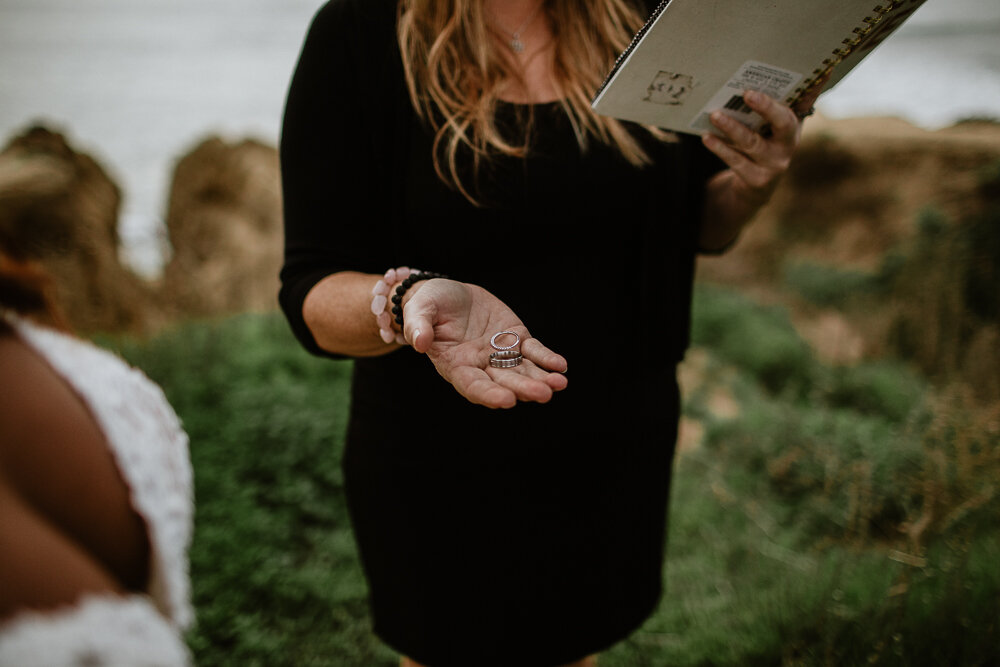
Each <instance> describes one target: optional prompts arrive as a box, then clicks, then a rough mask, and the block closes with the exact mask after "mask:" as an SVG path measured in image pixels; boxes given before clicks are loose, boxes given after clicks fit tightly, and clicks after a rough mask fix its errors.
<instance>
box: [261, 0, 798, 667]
mask: <svg viewBox="0 0 1000 667" xmlns="http://www.w3.org/2000/svg"><path fill="white" fill-rule="evenodd" d="M648 11H649V8H648V7H643V6H637V5H633V4H632V3H631V2H629V0H506V1H501V0H402V2H401V3H400V4H398V3H397V0H333V1H332V2H330V3H328V4H327V5H325V6H324V7H323V8H322V9H321V10H320V11H319V13H318V14H317V16H316V17H315V19H314V21H313V24H312V26H311V28H310V30H309V34H308V37H307V39H306V41H305V44H304V46H303V50H302V53H301V56H300V59H299V63H298V66H297V68H296V72H295V75H294V78H293V81H292V85H291V88H290V91H289V95H288V100H287V107H286V112H285V122H284V128H283V133H282V141H281V164H282V178H283V187H284V199H285V225H286V247H285V265H284V268H283V270H282V275H281V277H282V288H281V294H280V300H281V304H282V307H283V308H284V310H285V313H286V314H287V317H288V319H289V321H290V323H291V325H292V328H293V330H294V331H295V333H296V335H297V336H298V338H299V340H300V341H301V342H302V344H303V345H304V346H305V347H306V348H307V349H309V350H310V351H311V352H313V353H315V354H317V355H321V356H329V357H340V358H343V357H351V358H354V359H355V363H354V377H353V389H352V402H351V412H350V424H349V427H348V434H347V450H346V453H345V462H344V468H345V479H346V487H347V496H348V497H347V499H348V504H349V509H350V512H351V518H352V522H353V528H354V531H355V535H356V538H357V543H358V547H359V550H360V555H361V560H362V564H363V567H364V571H365V575H366V577H367V580H368V584H369V591H370V601H371V610H372V614H373V619H374V629H375V632H376V634H378V636H379V637H381V638H382V639H383V640H384V641H386V642H387V643H388V644H389V645H390V646H392V647H393V648H395V649H396V650H398V651H399V652H400V653H401V654H402V655H404V656H406V657H405V658H404V664H410V665H417V664H425V665H430V666H432V667H444V666H448V665H456V666H462V667H466V666H470V665H472V666H489V665H504V666H509V665H518V666H522V665H538V666H554V665H564V664H569V663H573V664H579V665H584V664H590V662H589V661H592V660H593V659H592V658H589V657H588V656H592V655H593V654H595V653H597V652H599V651H601V650H603V649H605V648H607V647H608V646H611V645H612V644H614V643H616V642H617V641H620V640H621V639H623V638H624V637H626V636H627V635H628V634H629V633H630V632H632V631H633V630H634V629H636V628H637V627H638V626H639V625H641V624H642V622H643V621H644V620H645V619H646V618H647V617H648V615H649V614H650V613H651V611H652V610H653V609H654V607H655V606H656V604H657V601H658V599H659V596H660V588H661V569H662V558H663V547H664V535H665V528H666V510H667V497H668V492H669V482H670V470H671V460H672V457H673V446H674V439H675V436H676V428H677V419H678V414H679V397H678V389H677V383H676V380H675V369H676V364H677V363H678V362H679V361H680V360H681V358H682V357H683V354H684V349H685V347H686V346H687V336H688V318H689V309H690V299H691V287H692V275H693V269H694V258H695V255H696V253H697V252H699V251H714V250H716V249H720V248H723V247H725V246H727V245H728V244H729V243H730V242H731V241H732V240H733V239H735V238H736V236H737V235H738V234H739V231H740V229H741V228H742V226H743V225H744V224H745V223H746V222H747V221H748V220H749V219H750V218H751V216H752V215H753V214H754V213H755V212H756V211H757V209H758V208H759V207H760V206H761V205H762V204H763V203H764V202H766V201H767V199H768V197H769V195H770V193H771V191H772V190H773V188H774V187H775V184H776V182H777V179H778V178H779V177H780V175H781V174H782V172H783V171H784V170H785V168H786V166H787V164H788V161H789V159H790V157H791V154H792V152H793V150H794V148H795V146H796V144H797V142H798V138H799V133H800V121H799V119H798V118H797V117H796V114H795V113H793V112H792V110H790V109H788V108H787V107H785V106H782V105H781V104H779V103H778V102H775V101H773V100H770V99H769V98H760V97H754V96H753V95H748V96H747V103H748V104H749V105H751V106H752V107H753V108H754V109H756V110H757V111H758V112H759V113H761V114H762V115H763V116H764V117H765V119H766V120H767V121H769V123H770V126H771V129H772V131H771V133H770V135H769V136H768V137H766V138H765V137H764V136H762V135H760V134H755V133H752V132H750V131H749V130H747V129H746V128H744V127H743V126H742V125H739V124H737V123H735V122H734V121H731V120H729V119H727V118H725V117H718V118H715V119H714V122H715V124H716V126H717V128H718V135H719V136H714V135H712V136H706V137H704V138H701V139H699V138H697V137H691V136H683V137H681V136H673V135H668V134H666V133H663V132H660V131H656V130H651V129H647V128H642V127H639V126H636V125H633V124H630V123H624V122H618V121H614V120H612V119H608V118H601V117H597V116H596V115H594V114H593V113H592V112H591V111H590V108H589V102H590V97H591V95H592V94H593V92H594V91H595V90H596V88H597V86H598V85H599V84H600V83H601V81H602V79H603V77H604V76H605V75H606V73H607V72H608V70H609V69H610V67H611V65H612V64H613V62H614V59H615V57H616V56H617V55H618V53H620V52H621V51H622V50H623V49H624V48H625V47H626V45H627V43H628V40H629V39H630V38H631V35H632V34H633V32H634V30H635V29H636V28H637V27H638V26H640V25H641V23H642V21H643V19H644V18H645V16H646V14H647V13H648ZM408 267H419V268H420V269H422V270H424V271H425V273H416V274H413V275H412V276H411V277H410V279H409V280H404V278H406V277H407V274H408V272H409V268H408ZM390 269H391V270H390ZM430 272H436V273H430ZM442 276H447V277H442ZM415 278H416V279H417V280H415ZM396 292H400V293H401V298H400V299H399V301H400V303H399V304H397V305H398V307H399V311H398V316H397V315H396V314H394V313H393V312H392V311H391V309H392V308H393V303H392V301H391V300H388V299H387V297H390V296H392V295H393V294H394V293H396ZM503 332H513V333H503ZM498 334H499V335H498ZM540 341H545V343H546V344H545V345H543V344H542V343H541V342H540ZM549 346H551V347H549ZM498 348H510V349H509V350H504V349H498ZM491 355H493V356H501V357H505V360H496V361H494V362H493V363H497V364H498V367H494V366H493V365H491ZM515 364H516V365H515ZM498 408H502V409H498ZM574 661H576V662H574Z"/></svg>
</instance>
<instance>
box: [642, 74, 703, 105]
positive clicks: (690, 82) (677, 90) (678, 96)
mask: <svg viewBox="0 0 1000 667" xmlns="http://www.w3.org/2000/svg"><path fill="white" fill-rule="evenodd" d="M694 86H695V83H694V77H692V76H691V75H690V74H677V73H676V72H663V71H660V72H657V74H656V76H655V77H654V78H653V81H652V83H650V84H649V86H648V87H647V88H646V96H645V97H643V98H642V100H643V101H644V102H653V103H654V104H663V105H666V106H680V105H681V104H684V100H685V98H686V97H687V96H688V94H689V93H690V92H691V89H692V88H694Z"/></svg>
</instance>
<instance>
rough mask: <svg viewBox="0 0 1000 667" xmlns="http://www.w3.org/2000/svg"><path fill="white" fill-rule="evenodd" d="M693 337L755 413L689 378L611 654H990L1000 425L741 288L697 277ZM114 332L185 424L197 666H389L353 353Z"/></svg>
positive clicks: (249, 338)
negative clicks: (651, 543) (358, 441)
mask: <svg viewBox="0 0 1000 667" xmlns="http://www.w3.org/2000/svg"><path fill="white" fill-rule="evenodd" d="M694 341H695V344H696V345H697V346H698V347H700V348H702V349H705V350H707V351H708V359H709V362H708V365H707V368H706V369H705V371H704V375H705V382H706V384H709V385H711V386H723V387H724V388H725V389H726V390H727V391H728V392H730V393H731V394H732V396H734V397H735V399H736V401H737V403H738V404H739V406H740V411H739V414H738V415H737V416H735V417H727V418H722V417H718V416H715V415H714V414H713V412H712V410H711V405H710V403H709V401H708V398H707V397H708V395H709V392H707V391H693V392H692V393H691V394H690V395H689V396H687V399H686V403H685V412H686V414H687V415H688V416H689V417H691V418H692V419H698V420H699V421H700V422H701V423H702V425H703V427H704V438H703V441H702V443H701V445H700V446H699V447H697V448H695V449H692V450H689V451H686V452H685V453H684V454H683V455H681V456H679V459H678V462H677V467H676V469H675V477H674V488H673V498H672V506H671V518H670V538H669V548H668V559H667V563H666V566H665V567H666V569H665V572H666V577H667V584H666V590H665V593H664V597H663V601H662V603H661V605H660V607H659V609H658V611H657V613H656V614H655V615H654V616H653V617H652V618H650V619H649V621H648V622H647V623H646V624H645V625H644V626H643V627H642V628H641V629H640V630H639V631H638V632H636V633H635V634H634V635H633V636H632V637H630V638H629V639H628V640H627V641H625V642H623V643H622V644H620V645H618V646H616V647H615V648H614V649H612V650H611V651H609V652H608V653H606V654H605V655H604V656H602V658H601V667H642V666H644V665H648V666H650V667H666V666H668V665H669V666H675V665H676V666H685V665H687V666H692V667H694V666H698V667H705V666H709V665H824V666H825V665H831V666H832V665H838V666H839V665H859V664H866V665H867V664H875V665H984V666H985V665H992V664H997V662H998V660H1000V627H998V626H1000V567H997V563H1000V531H998V530H997V528H998V527H1000V499H998V492H997V490H996V487H997V485H998V484H1000V474H998V472H1000V459H998V451H1000V445H998V440H1000V435H998V433H997V432H996V431H995V430H992V429H995V428H996V424H995V421H990V420H989V419H986V418H982V417H981V415H979V414H978V413H974V412H971V411H970V410H971V409H967V408H966V407H965V403H964V402H963V400H962V396H961V393H960V392H956V393H954V394H949V393H946V392H938V391H935V390H933V389H932V388H931V387H929V386H928V385H927V384H926V383H925V382H923V381H922V380H921V379H920V378H919V377H917V376H915V375H913V374H912V373H911V372H909V371H908V370H906V368H905V367H903V366H901V365H898V364H894V363H890V362H881V363H878V364H866V365H862V366H858V367H853V368H829V367H826V366H824V365H822V364H820V363H819V362H817V361H816V360H815V358H814V357H813V356H812V353H811V351H810V350H809V348H808V346H806V345H805V343H803V342H802V341H801V340H800V339H799V338H798V337H797V335H796V334H795V332H794V330H793V329H792V328H791V326H790V325H789V324H788V320H787V317H785V315H784V313H783V312H782V311H781V310H778V309H772V308H764V307H761V306H758V305H756V304H754V303H752V302H750V301H748V300H747V299H745V298H744V297H741V296H739V295H737V294H735V293H732V292H727V291H721V290H713V289H707V288H700V289H699V291H698V293H697V295H696V309H695V318H694ZM102 344H104V345H106V346H109V347H112V348H114V349H116V350H118V351H119V352H121V353H122V354H123V355H124V356H125V357H126V358H127V359H129V360H130V361H131V362H132V363H134V364H135V365H137V366H139V367H140V368H142V369H143V370H144V371H145V372H146V373H147V374H148V375H149V376H150V377H151V378H153V379H154V380H155V381H157V382H158V383H160V385H161V386H162V387H163V388H164V390H165V392H166V394H167V396H168V398H169V399H170V401H171V403H172V404H173V405H174V407H175V409H176V410H177V411H178V413H179V414H180V416H181V418H182V420H183V422H184V425H185V428H186V429H187V431H188V433H189V435H190V438H191V455H192V461H193V464H194V468H195V486H196V531H195V538H194V543H193V546H192V551H191V567H192V572H191V573H192V580H193V585H194V602H195V606H196V609H197V614H198V625H197V627H196V628H195V629H194V630H193V632H192V633H191V634H190V636H189V643H190V646H191V648H192V650H193V652H194V654H195V657H196V660H197V663H198V664H199V665H241V666H243V665H267V666H269V667H270V666H281V665H344V666H347V667H353V666H369V665H371V666H375V667H382V666H385V667H388V666H389V665H396V664H397V660H398V658H397V656H395V655H394V654H393V653H392V652H391V651H389V650H388V649H387V648H385V647H383V646H382V645H381V644H380V643H379V642H378V640H377V639H375V638H374V636H373V635H372V633H371V629H370V625H369V621H368V618H367V615H366V604H367V603H366V598H365V585H364V580H363V577H362V574H361V571H360V567H359V564H358V560H357V555H356V551H355V545H354V542H353V539H352V536H351V533H350V529H349V525H348V520H347V514H346V509H345V507H344V497H343V489H342V479H341V472H340V457H341V451H342V434H343V429H344V426H345V419H346V411H347V407H348V393H347V387H348V382H349V372H350V362H346V361H324V360H319V359H316V358H313V357H310V356H309V355H307V354H306V353H305V352H303V351H302V350H301V349H300V348H299V346H298V345H297V343H296V342H295V341H294V340H293V338H292V337H291V335H290V334H289V332H288V330H287V327H286V325H285V323H284V322H283V321H282V320H281V319H280V318H279V316H277V315H246V316H240V317H236V318H232V319H226V320H221V321H213V322H198V323H191V324H187V325H184V326H181V327H178V328H176V329H174V330H171V331H170V332H168V333H165V334H162V335H160V336H158V337H156V338H154V339H152V340H148V341H131V340H123V339H108V340H104V341H102ZM470 667H474V666H470Z"/></svg>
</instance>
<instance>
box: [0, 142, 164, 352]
mask: <svg viewBox="0 0 1000 667" xmlns="http://www.w3.org/2000/svg"><path fill="white" fill-rule="evenodd" d="M120 200H121V195H120V192H119V188H118V186H117V185H116V184H115V183H114V182H112V180H111V179H110V178H109V177H108V175H107V173H106V172H105V170H104V169H103V168H102V167H101V165H100V164H98V163H97V161H95V160H94V159H93V158H91V157H90V156H87V155H84V154H82V153H79V152H77V151H76V150H74V149H73V148H72V147H71V146H70V145H69V143H68V142H67V140H66V138H65V137H64V136H63V135H62V134H60V133H58V132H55V131H52V130H50V129H47V128H44V127H40V126H35V127H31V128H29V129H28V130H27V131H25V132H24V133H23V134H21V135H20V136H17V137H14V138H13V139H12V140H11V141H10V142H9V143H8V144H7V146H6V147H5V148H4V149H3V151H2V152H0V246H2V247H3V249H4V251H5V252H7V253H9V254H11V255H13V256H15V257H18V258H21V259H31V260H34V261H37V262H39V263H40V264H41V265H42V266H43V267H44V268H45V269H46V270H47V271H48V272H49V273H50V274H51V275H52V277H53V280H54V283H55V293H56V298H57V301H58V303H59V306H60V307H61V309H62V310H63V311H64V312H65V314H66V317H67V319H68V320H69V324H70V325H71V326H72V327H73V328H74V329H76V330H77V331H79V332H81V333H86V332H96V331H120V330H130V331H141V330H145V329H148V328H149V327H150V326H152V325H153V323H154V322H155V321H156V320H157V319H158V313H157V309H156V307H155V303H154V301H153V298H152V292H151V291H150V289H149V286H148V285H146V284H145V283H144V282H143V280H142V279H141V278H139V277H138V276H136V275H135V274H134V273H132V272H131V271H130V270H129V269H127V268H126V267H125V266H124V265H123V264H122V263H121V262H120V261H119V257H118V250H119V238H118V214H119V205H120Z"/></svg>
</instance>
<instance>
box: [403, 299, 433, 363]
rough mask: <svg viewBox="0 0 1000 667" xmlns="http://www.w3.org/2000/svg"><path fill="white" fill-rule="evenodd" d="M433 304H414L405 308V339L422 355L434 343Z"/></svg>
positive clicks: (406, 305)
mask: <svg viewBox="0 0 1000 667" xmlns="http://www.w3.org/2000/svg"><path fill="white" fill-rule="evenodd" d="M435 310H436V309H435V307H434V305H433V302H420V301H418V302H414V301H410V302H409V303H407V304H405V305H404V306H403V338H405V339H406V342H408V343H409V344H410V345H412V346H413V349H414V350H416V351H417V352H420V353H421V354H423V353H425V352H427V350H429V349H430V347H431V343H433V342H434V315H435Z"/></svg>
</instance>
